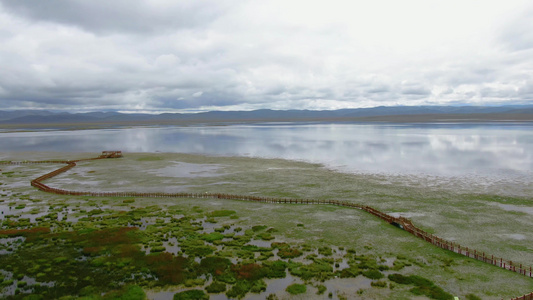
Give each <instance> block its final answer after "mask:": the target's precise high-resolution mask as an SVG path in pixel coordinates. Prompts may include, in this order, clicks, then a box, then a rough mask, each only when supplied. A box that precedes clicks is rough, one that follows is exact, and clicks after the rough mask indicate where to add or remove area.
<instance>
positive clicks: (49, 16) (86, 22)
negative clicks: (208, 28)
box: [2, 0, 229, 34]
mask: <svg viewBox="0 0 533 300" xmlns="http://www.w3.org/2000/svg"><path fill="white" fill-rule="evenodd" d="M222 2H224V3H226V4H223V3H222ZM2 5H3V6H4V7H5V8H6V9H8V10H10V11H11V12H13V13H16V14H18V15H20V16H23V17H25V18H28V19H30V20H33V21H37V22H51V23H59V24H64V25H69V26H75V27H79V28H81V29H83V30H86V31H89V32H94V33H117V32H127V33H143V34H151V33H155V32H158V31H172V30H176V29H179V28H193V27H196V26H205V25H206V24H208V23H209V22H211V21H212V20H214V19H216V18H217V16H219V15H220V14H221V13H223V11H224V10H225V9H227V8H228V6H229V5H228V2H227V1H215V0H211V1H209V0H207V1H201V2H200V1H160V0H156V1H153V0H152V1H138V0H113V1H105V0H92V1H83V0H69V1H61V0H50V1H37V2H27V1H5V0H3V1H2Z"/></svg>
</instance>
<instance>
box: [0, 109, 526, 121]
mask: <svg viewBox="0 0 533 300" xmlns="http://www.w3.org/2000/svg"><path fill="white" fill-rule="evenodd" d="M446 115H453V116H454V118H455V119H457V118H458V119H461V118H462V117H461V116H464V118H467V115H469V116H471V117H472V116H477V117H481V119H490V118H491V116H492V117H497V118H495V119H496V120H497V119H502V118H503V119H505V120H507V119H509V117H513V116H519V118H518V119H519V120H526V121H533V105H522V106H380V107H372V108H357V109H340V110H319V111H315V110H271V109H260V110H253V111H210V112H202V113H190V114H183V113H162V114H141V113H134V114H124V113H118V112H89V113H65V112H58V113H56V112H50V111H32V110H19V111H0V124H5V125H7V124H10V125H16V124H64V123H70V124H81V123H121V122H128V123H143V122H148V123H157V122H167V123H171V122H229V121H235V122H238V121H254V120H257V121H303V120H306V121H312V120H316V121H320V120H342V121H350V120H353V121H358V120H360V121H386V119H387V118H391V119H398V118H395V116H396V117H397V116H403V117H402V118H401V119H404V120H408V119H409V118H408V116H413V120H417V119H421V118H420V116H426V119H431V118H432V116H433V117H438V118H444V117H445V116H446ZM414 116H417V117H414ZM511 119H512V118H511Z"/></svg>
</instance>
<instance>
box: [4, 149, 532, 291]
mask: <svg viewBox="0 0 533 300" xmlns="http://www.w3.org/2000/svg"><path fill="white" fill-rule="evenodd" d="M110 153H114V154H110ZM116 157H122V153H121V152H120V151H104V152H103V154H102V155H101V156H99V157H96V158H88V159H81V160H66V161H54V160H43V161H22V162H0V164H15V165H20V164H44V163H46V164H48V163H54V164H58V163H61V164H66V166H64V167H62V168H59V169H57V170H54V171H52V172H50V173H47V174H45V175H42V176H40V177H38V178H36V179H34V180H32V181H31V185H32V186H34V187H36V188H38V189H39V190H42V191H44V192H48V193H54V194H58V195H73V196H93V197H143V198H210V199H212V198H215V199H229V200H241V201H252V202H261V203H275V204H316V205H336V206H342V207H349V208H355V209H360V210H364V211H366V212H368V213H370V214H372V215H374V216H376V217H378V218H380V219H382V220H384V221H386V222H387V223H389V224H392V225H395V226H397V227H400V228H402V229H404V230H405V231H407V232H409V233H411V234H412V235H414V236H416V237H419V238H421V239H423V240H425V241H426V242H428V243H431V244H433V245H435V246H437V247H440V248H442V249H445V250H449V251H452V252H455V253H458V254H461V255H464V256H466V257H469V258H473V259H477V260H479V261H482V262H485V263H488V264H491V265H494V266H497V267H500V268H503V269H506V270H509V271H512V272H516V273H519V274H521V275H524V276H527V277H533V268H532V267H531V266H525V265H522V264H521V263H516V262H513V261H510V260H506V259H503V258H501V257H496V256H494V255H490V254H487V253H485V252H482V251H478V250H476V249H472V248H468V247H464V246H461V245H459V244H457V243H454V242H450V241H447V240H445V239H442V238H439V237H438V236H435V235H433V234H430V233H428V232H426V231H424V230H422V229H420V228H418V227H416V226H415V225H413V223H412V222H411V220H409V219H407V218H404V217H401V216H400V217H394V216H391V215H389V214H386V213H384V212H381V211H379V210H377V209H375V208H373V207H370V206H367V205H361V204H357V203H351V202H347V201H338V200H316V199H295V198H276V197H261V196H252V195H233V194H221V193H139V192H90V191H85V192H84V191H70V190H63V189H58V188H53V187H50V186H48V185H46V184H44V183H42V181H44V180H47V179H50V178H52V177H54V176H57V175H59V174H61V173H64V172H66V171H68V170H70V169H72V168H74V167H75V166H76V162H79V161H88V160H96V159H106V158H116ZM511 300H533V292H532V293H529V294H527V295H523V296H521V297H518V298H513V299H511Z"/></svg>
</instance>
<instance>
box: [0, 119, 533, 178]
mask: <svg viewBox="0 0 533 300" xmlns="http://www.w3.org/2000/svg"><path fill="white" fill-rule="evenodd" d="M102 150H122V151H124V152H158V151H160V152H181V153H199V154H209V155H232V156H248V157H264V158H284V159H291V160H300V161H306V162H314V163H322V164H324V165H326V166H327V167H330V168H334V169H338V170H341V171H347V172H355V173H384V174H418V175H420V174H428V175H435V176H464V175H478V176H499V177H501V176H504V177H523V176H526V177H531V176H532V175H531V174H532V171H533V124H424V125H420V124H416V125H413V124H411V125H409V124H407V125H406V124H295V123H286V124H254V125H250V124H247V125H229V126H191V127H137V128H125V129H100V130H82V131H37V132H1V133H0V152H13V151H63V152H95V153H98V152H100V151H102Z"/></svg>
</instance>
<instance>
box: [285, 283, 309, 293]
mask: <svg viewBox="0 0 533 300" xmlns="http://www.w3.org/2000/svg"><path fill="white" fill-rule="evenodd" d="M286 291H287V292H289V294H291V295H298V294H305V293H306V292H307V287H306V286H305V284H299V283H294V284H291V285H289V286H288V287H287V289H286Z"/></svg>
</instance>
